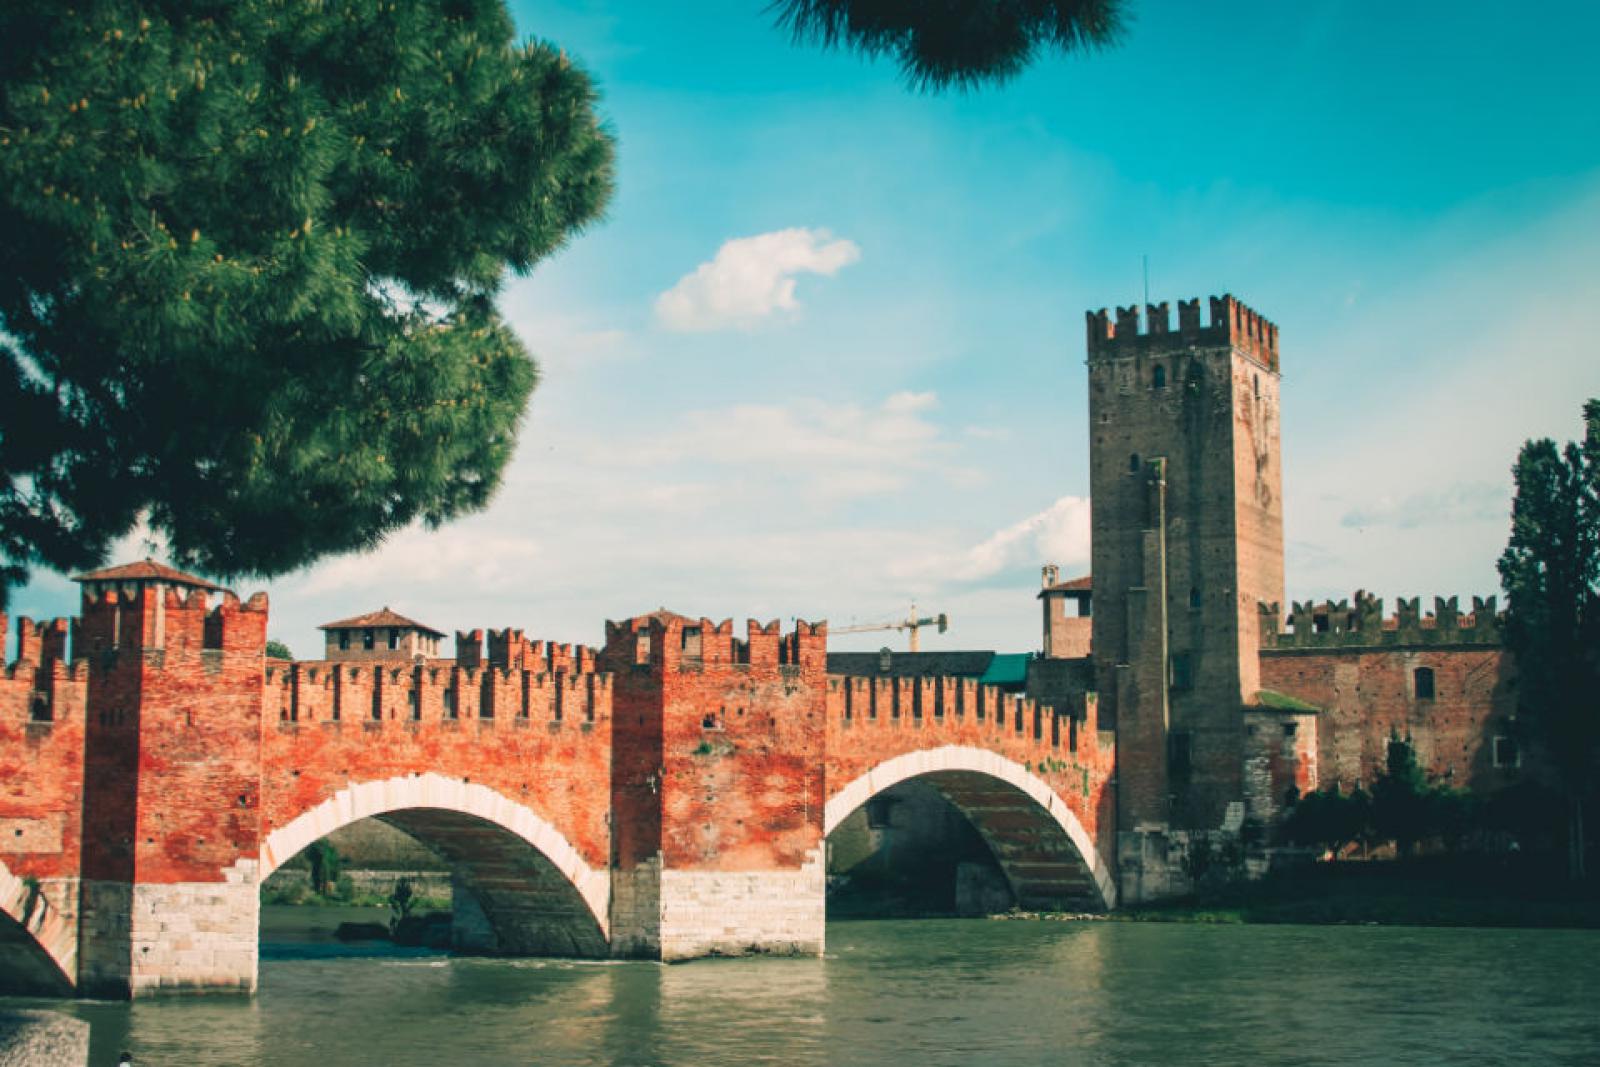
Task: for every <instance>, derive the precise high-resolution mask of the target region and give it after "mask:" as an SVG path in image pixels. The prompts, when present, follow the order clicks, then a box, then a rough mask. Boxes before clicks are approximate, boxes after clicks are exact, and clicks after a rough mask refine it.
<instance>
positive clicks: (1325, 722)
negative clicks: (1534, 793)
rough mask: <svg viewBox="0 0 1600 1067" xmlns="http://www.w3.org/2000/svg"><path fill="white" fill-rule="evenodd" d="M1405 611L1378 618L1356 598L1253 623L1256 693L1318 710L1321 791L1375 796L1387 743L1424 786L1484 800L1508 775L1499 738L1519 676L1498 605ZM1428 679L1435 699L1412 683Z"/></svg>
mask: <svg viewBox="0 0 1600 1067" xmlns="http://www.w3.org/2000/svg"><path fill="white" fill-rule="evenodd" d="M1457 605H1458V601H1457V598H1454V597H1451V598H1443V597H1436V598H1434V602H1433V606H1434V610H1433V613H1432V614H1429V615H1424V614H1423V613H1422V608H1421V601H1420V600H1418V599H1410V600H1406V599H1402V600H1401V601H1399V603H1398V608H1397V611H1396V612H1395V614H1394V615H1392V616H1389V617H1387V618H1386V617H1385V616H1384V613H1383V602H1382V601H1381V600H1378V599H1377V598H1375V597H1372V596H1368V595H1367V594H1365V593H1363V592H1357V593H1356V595H1355V599H1354V602H1353V603H1352V602H1349V601H1341V602H1339V603H1338V604H1332V603H1326V604H1310V603H1303V604H1295V605H1293V606H1292V609H1291V611H1290V614H1289V618H1288V620H1287V626H1285V625H1284V620H1282V619H1280V617H1279V614H1278V610H1277V606H1276V605H1271V604H1269V605H1264V606H1263V608H1262V613H1261V617H1260V633H1261V643H1262V651H1261V684H1262V687H1263V688H1264V689H1271V690H1277V691H1278V692H1282V693H1286V694H1288V695H1290V696H1293V697H1296V698H1298V699H1300V700H1303V701H1305V702H1307V703H1309V704H1313V705H1316V706H1317V707H1318V708H1319V709H1321V711H1320V713H1319V714H1318V715H1317V747H1318V765H1319V770H1318V773H1319V777H1320V779H1321V781H1322V782H1323V783H1324V784H1337V785H1339V786H1340V787H1341V788H1344V789H1350V788H1353V787H1355V786H1356V785H1362V786H1365V787H1368V788H1370V787H1371V785H1372V783H1373V781H1374V780H1375V779H1376V778H1377V777H1378V776H1379V775H1380V774H1381V773H1383V770H1384V766H1385V762H1386V759H1387V753H1388V742H1389V738H1390V737H1391V736H1398V737H1401V738H1405V737H1409V738H1410V739H1411V744H1412V748H1413V750H1414V751H1415V752H1416V756H1417V762H1418V763H1419V765H1420V766H1421V767H1422V768H1423V769H1424V771H1425V772H1426V773H1427V774H1428V776H1429V777H1430V778H1434V779H1436V780H1439V781H1443V782H1447V783H1449V784H1451V785H1455V786H1458V787H1464V788H1471V789H1476V790H1489V789H1494V788H1497V787H1499V786H1501V785H1504V784H1505V783H1506V782H1508V781H1509V780H1511V777H1512V775H1513V773H1514V771H1515V768H1509V767H1508V768H1497V767H1495V766H1494V738H1495V737H1496V736H1497V735H1508V734H1509V730H1508V727H1507V724H1508V722H1509V720H1510V719H1511V717H1512V716H1513V715H1514V714H1515V712H1516V693H1515V689H1514V678H1515V669H1514V663H1513V661H1512V657H1511V655H1510V653H1508V652H1506V651H1505V649H1504V645H1503V644H1502V642H1501V637H1500V627H1499V616H1498V613H1497V612H1496V610H1495V599H1494V598H1493V597H1489V598H1487V599H1481V598H1474V600H1473V610H1472V611H1471V612H1470V613H1466V614H1463V613H1462V612H1461V611H1460V610H1459V608H1458V606H1457ZM1419 670H1421V671H1429V672H1432V695H1431V696H1430V695H1428V693H1427V690H1426V684H1425V683H1424V685H1423V687H1422V689H1421V690H1420V691H1419V687H1418V671H1419Z"/></svg>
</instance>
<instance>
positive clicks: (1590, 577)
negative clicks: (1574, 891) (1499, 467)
mask: <svg viewBox="0 0 1600 1067" xmlns="http://www.w3.org/2000/svg"><path fill="white" fill-rule="evenodd" d="M1584 420H1585V423H1586V426H1587V432H1586V434H1585V438H1584V441H1583V443H1582V444H1581V445H1580V444H1578V443H1575V442H1569V443H1568V444H1567V445H1566V447H1565V448H1557V447H1556V443H1555V442H1554V441H1551V440H1549V439H1545V440H1540V441H1529V442H1527V443H1526V444H1524V445H1523V446H1522V452H1521V454H1520V455H1519V456H1518V457H1517V465H1516V467H1515V468H1513V474H1514V475H1515V478H1516V487H1517V493H1516V499H1515V500H1514V502H1513V503H1512V508H1511V540H1510V543H1509V544H1508V545H1507V546H1506V550H1505V553H1504V554H1503V555H1501V557H1500V580H1501V582H1502V584H1503V585H1504V586H1505V590H1506V599H1507V602H1508V603H1507V612H1506V623H1507V626H1506V640H1507V645H1508V647H1509V648H1510V649H1511V651H1512V652H1513V653H1514V654H1515V656H1516V663H1517V704H1518V716H1519V718H1520V719H1521V720H1522V721H1523V722H1524V723H1526V724H1527V727H1528V728H1529V729H1530V730H1531V733H1532V734H1533V738H1534V740H1535V741H1537V742H1538V743H1539V745H1540V749H1541V753H1542V755H1543V757H1544V759H1545V760H1546V761H1548V763H1549V765H1550V766H1551V767H1553V768H1554V769H1555V771H1556V773H1557V775H1558V777H1559V781H1560V787H1561V789H1562V791H1563V792H1564V793H1565V794H1566V799H1567V848H1568V870H1569V872H1570V873H1571V875H1572V876H1573V877H1574V878H1582V877H1584V875H1585V873H1586V869H1587V865H1586V863H1585V853H1584V848H1585V827H1584V808H1585V802H1586V800H1587V799H1588V798H1589V796H1590V794H1591V793H1592V792H1593V790H1594V785H1595V781H1596V776H1595V762H1596V759H1597V756H1600V400H1590V401H1589V402H1588V404H1586V405H1585V406H1584Z"/></svg>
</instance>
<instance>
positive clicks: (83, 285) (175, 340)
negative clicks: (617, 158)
mask: <svg viewBox="0 0 1600 1067" xmlns="http://www.w3.org/2000/svg"><path fill="white" fill-rule="evenodd" d="M512 34H513V27H512V23H511V19H510V16H509V15H508V13H507V12H506V10H505V6H504V4H503V2H502V0H407V2H406V3H399V4H393V3H376V2H370V0H324V2H292V3H291V2H287V0H227V2H223V0H172V2H169V3H162V4H156V3H143V4H141V3H137V2H134V0H100V2H97V0H81V2H76V3H73V4H63V3H59V2H57V0H8V2H7V3H5V4H3V5H0V234H3V235H4V238H3V241H0V568H3V570H0V576H3V578H4V579H5V580H4V581H0V595H3V590H4V587H5V585H6V584H8V583H15V582H17V581H20V580H22V579H24V578H25V577H26V572H27V568H28V567H29V566H30V565H33V564H41V563H42V564H45V565H48V566H52V567H56V568H60V569H71V568H77V567H84V566H89V565H92V564H96V563H99V562H101V561H102V559H103V558H104V555H105V553H106V551H107V548H108V546H109V544H110V542H111V541H112V540H113V539H115V538H116V537H118V536H120V535H122V534H124V533H126V532H127V531H128V530H129V529H131V528H132V527H133V526H134V524H135V522H136V521H137V520H138V519H139V518H140V517H143V518H144V519H145V520H146V521H147V522H148V523H149V525H150V527H151V528H152V529H153V530H155V531H159V532H160V533H161V534H163V535H165V536H166V538H167V539H168V540H169V541H170V547H171V552H172V555H173V557H174V562H175V563H177V564H178V565H180V566H189V567H193V568H196V569H199V570H201V571H204V572H206V573H210V574H215V575H219V576H231V575H237V574H246V573H255V574H274V573H280V572H283V571H285V570H289V569H292V568H295V567H299V566H301V565H304V564H306V563H308V562H310V561H312V560H314V559H316V558H318V557H319V556H321V555H324V554H326V553H330V552H339V551H346V550H351V549H359V548H364V547H368V546H371V545H373V544H375V543H377V542H378V541H380V540H381V539H382V538H383V537H384V535H385V534H387V533H389V532H391V531H393V530H395V529H398V528H400V527H402V526H404V525H406V524H408V523H410V522H412V521H414V520H417V519H421V520H422V521H424V522H426V523H428V524H438V523H442V522H444V521H446V520H449V519H451V518H453V517H456V516H459V515H461V514H464V513H467V512H470V511H473V510H475V509H478V508H481V507H483V506H484V505H485V503H486V502H487V501H488V500H489V498H490V496H491V494H492V493H493V491H494V489H495V487H496V485H497V484H498V481H499V479H500V475H501V471H502V469H503V468H504V466H505V464H506V462H507V460H508V459H509V458H510V456H511V453H512V449H513V445H514V443H515V436H516V430H517V426H518V422H519V420H520V418H521V415H522V412H523V409H524V407H525V404H526V401H527V399H528V396H529V393H530V391H531V390H532V388H533V386H534V381H535V378H536V374H535V369H534V365H533V362H532V360H531V359H530V357H529V355H528V353H527V352H525V351H524V349H523V347H522V345H521V344H520V343H519V342H518V340H517V339H516V337H515V336H514V335H513V334H512V332H511V330H510V329H509V328H508V327H507V326H506V324H505V323H504V322H503V321H502V320H501V318H500V316H499V315H498V313H497V312H496V310H495V308H494V306H493V303H492V297H493V295H494V294H495V292H496V290H497V288H498V287H499V285H500V284H501V281H502V279H503V277H504V276H505V273H506V271H507V270H508V269H510V270H516V271H527V270H529V269H530V268H532V267H533V265H534V264H535V263H537V262H538V261H539V260H540V259H541V258H543V257H545V256H547V255H549V254H551V253H552V252H554V251H555V250H557V249H559V248H560V247H561V246H562V245H563V244H564V243H565V242H566V241H567V240H568V238H570V237H571V236H572V235H573V234H574V233H575V232H577V231H578V230H579V229H581V228H582V227H583V226H584V225H585V224H586V223H589V222H591V221H593V220H595V219H596V218H597V217H598V216H599V214H600V212H601V210H602V209H603V207H604V205H605V203H606V200H607V198H608V196H609V194H610V192H611V188H612V139H611V137H610V135H609V134H608V133H607V132H606V131H605V130H604V129H603V128H602V127H601V126H600V125H599V123H598V120H597V118H596V113H595V94H594V90H593V88H592V86H591V85H590V83H589V80H588V79H587V77H586V76H585V75H584V74H583V73H582V72H580V71H579V70H577V69H576V68H575V67H573V65H572V64H571V63H570V62H569V61H568V60H567V58H566V57H565V56H564V55H563V54H561V53H559V52H558V51H557V50H556V49H555V48H554V47H552V46H549V45H546V44H539V43H535V44H529V45H526V46H518V45H516V44H515V43H514V41H513V38H512Z"/></svg>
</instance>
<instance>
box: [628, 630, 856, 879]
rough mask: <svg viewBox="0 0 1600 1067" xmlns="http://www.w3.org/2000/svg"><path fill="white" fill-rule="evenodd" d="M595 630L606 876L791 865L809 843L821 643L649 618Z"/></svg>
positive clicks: (812, 844) (821, 639) (805, 635)
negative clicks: (609, 859)
mask: <svg viewBox="0 0 1600 1067" xmlns="http://www.w3.org/2000/svg"><path fill="white" fill-rule="evenodd" d="M607 631H608V639H607V644H606V648H605V650H604V651H603V652H602V653H601V656H600V661H601V664H602V666H603V667H605V668H606V669H608V670H612V671H614V672H616V675H617V683H616V684H617V708H618V712H617V714H618V719H617V734H616V744H617V749H616V760H617V762H616V783H617V789H616V798H617V799H616V803H617V811H616V824H617V835H618V856H619V865H621V866H623V867H630V866H632V865H634V864H637V863H639V862H642V861H644V860H647V859H648V858H649V857H650V856H652V855H653V854H654V853H655V852H656V851H657V849H659V850H660V852H661V853H662V858H663V861H664V864H665V867H666V868H668V869H671V870H721V871H763V870H784V869H793V868H796V867H799V866H800V865H801V864H802V863H803V862H804V861H805V856H806V853H807V852H809V851H811V850H814V849H817V848H818V847H819V846H820V844H821V839H822V823H823V807H824V800H825V798H824V791H823V790H824V782H823V746H824V743H825V729H826V727H825V722H824V716H825V706H824V705H825V688H826V666H825V664H826V647H825V643H826V635H825V634H824V633H822V632H819V631H813V630H812V629H811V628H810V627H808V626H806V624H804V623H802V624H800V629H799V630H798V631H797V632H796V633H793V634H789V635H780V634H779V632H778V626H777V624H776V623H772V624H769V625H767V626H761V625H759V624H756V623H754V622H751V623H748V624H747V626H746V636H745V640H743V641H736V640H735V639H734V638H733V634H732V623H731V622H728V621H725V622H723V623H721V624H720V625H719V624H716V623H713V622H711V621H710V620H709V619H701V620H699V621H698V622H697V621H695V620H692V619H686V618H683V617H680V616H659V615H658V616H646V617H642V618H639V619H633V620H629V621H628V622H626V623H622V624H608V627H607Z"/></svg>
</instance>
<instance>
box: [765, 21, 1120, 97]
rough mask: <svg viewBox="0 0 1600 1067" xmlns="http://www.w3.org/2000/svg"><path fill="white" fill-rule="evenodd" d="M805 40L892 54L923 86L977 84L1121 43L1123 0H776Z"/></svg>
mask: <svg viewBox="0 0 1600 1067" xmlns="http://www.w3.org/2000/svg"><path fill="white" fill-rule="evenodd" d="M771 6H772V7H773V8H774V9H775V10H776V11H777V13H778V24H779V25H780V26H783V27H786V28H787V29H788V30H789V31H790V33H791V34H792V35H793V37H794V39H795V40H796V41H797V42H801V43H808V42H809V43H816V44H820V45H822V46H823V47H824V48H839V47H843V48H849V49H854V50H855V51H857V52H861V53H863V54H865V55H867V56H872V57H877V56H884V55H887V56H892V57H894V58H895V59H897V60H898V61H899V63H900V70H901V73H902V74H903V75H904V76H905V79H906V81H907V83H908V84H910V85H911V86H912V87H913V88H915V89H920V90H932V91H937V90H942V89H947V88H950V87H952V86H954V87H957V88H961V89H972V88H976V87H977V86H979V85H982V84H985V83H998V82H1004V81H1006V80H1008V79H1010V78H1013V77H1015V76H1016V75H1018V74H1020V73H1021V72H1022V71H1023V70H1024V69H1026V68H1027V66H1028V64H1030V63H1032V62H1033V60H1034V59H1035V58H1036V57H1037V55H1038V53H1039V52H1040V51H1041V50H1042V49H1046V48H1055V49H1059V50H1060V51H1063V52H1075V51H1086V50H1089V49H1093V48H1098V47H1101V46H1104V45H1108V44H1111V43H1112V42H1114V41H1115V40H1116V39H1117V38H1118V36H1119V35H1120V33H1121V29H1122V3H1121V0H775V2H774V3H773V4H772V5H771Z"/></svg>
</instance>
